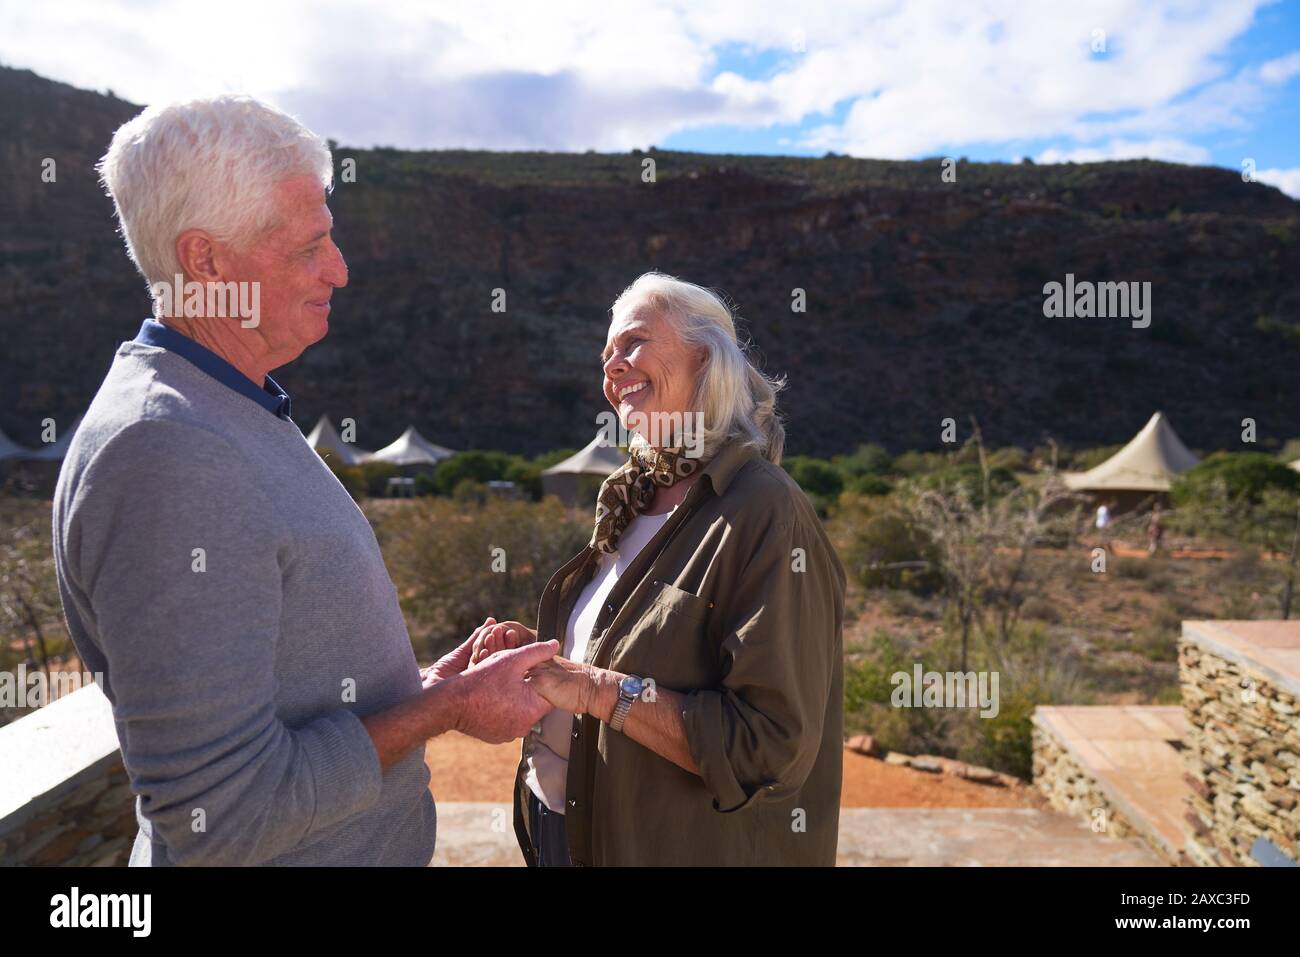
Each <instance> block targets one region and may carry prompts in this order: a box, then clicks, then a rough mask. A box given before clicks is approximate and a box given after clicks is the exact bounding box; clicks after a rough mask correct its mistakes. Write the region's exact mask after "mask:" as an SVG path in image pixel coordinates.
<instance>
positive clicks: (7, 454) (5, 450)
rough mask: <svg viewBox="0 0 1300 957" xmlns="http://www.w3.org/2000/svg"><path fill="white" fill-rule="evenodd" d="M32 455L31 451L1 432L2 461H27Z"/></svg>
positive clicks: (0, 454)
mask: <svg viewBox="0 0 1300 957" xmlns="http://www.w3.org/2000/svg"><path fill="white" fill-rule="evenodd" d="M31 454H32V450H31V449H27V448H23V446H21V445H19V444H18V443H17V442H15V441H14V440H13V439H11V438H9V436H7V435H5V434H4V431H3V430H0V460H2V459H25V458H28V457H29V456H30V455H31Z"/></svg>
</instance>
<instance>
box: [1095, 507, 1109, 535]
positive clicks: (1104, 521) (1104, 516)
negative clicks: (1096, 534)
mask: <svg viewBox="0 0 1300 957" xmlns="http://www.w3.org/2000/svg"><path fill="white" fill-rule="evenodd" d="M1109 524H1110V509H1109V508H1107V507H1106V503H1105V502H1103V503H1102V504H1100V505H1098V506H1097V529H1098V530H1099V531H1100V530H1103V529H1105V527H1106V526H1107V525H1109Z"/></svg>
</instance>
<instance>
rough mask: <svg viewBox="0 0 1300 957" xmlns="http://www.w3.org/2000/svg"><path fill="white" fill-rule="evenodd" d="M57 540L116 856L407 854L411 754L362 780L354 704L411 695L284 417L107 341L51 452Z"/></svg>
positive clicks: (369, 767)
mask: <svg viewBox="0 0 1300 957" xmlns="http://www.w3.org/2000/svg"><path fill="white" fill-rule="evenodd" d="M54 552H55V561H56V568H57V574H58V583H59V591H60V595H61V597H62V599H63V608H64V613H65V615H66V617H67V622H68V629H69V632H70V633H71V635H72V640H73V644H75V645H76V648H77V651H78V652H79V653H80V655H81V657H82V660H83V662H84V663H85V667H86V670H88V671H95V672H102V674H103V677H104V681H103V691H104V694H105V695H106V696H107V697H108V700H109V701H110V702H111V703H112V705H113V718H114V721H115V723H116V726H117V735H118V740H119V742H120V743H121V746H122V754H123V758H124V760H125V764H126V770H127V773H128V775H129V776H130V780H131V786H132V789H133V790H134V792H135V793H136V795H137V803H136V816H137V818H138V819H139V822H140V833H139V835H138V836H137V837H136V842H135V847H134V850H133V852H132V855H131V864H133V865H140V864H143V865H149V864H152V865H155V866H156V865H167V864H313V865H315V864H344V865H379V864H383V865H425V864H428V863H429V860H430V858H431V857H432V856H433V846H434V837H435V829H436V828H435V824H436V822H435V813H434V805H433V799H432V797H431V796H430V794H429V789H428V786H429V772H428V770H427V768H426V767H425V764H424V755H423V752H422V749H417V750H415V751H413V752H412V753H410V754H409V755H407V756H406V757H404V758H403V759H402V761H401V762H399V763H398V764H395V765H393V766H392V767H391V768H389V769H388V770H387V771H386V772H381V771H380V768H379V759H378V756H377V755H376V753H375V750H374V747H373V745H372V744H371V741H370V738H369V736H368V735H367V733H366V730H365V728H364V727H363V726H362V724H361V721H360V719H359V717H358V716H360V715H366V714H369V713H371V712H375V711H380V710H383V709H384V708H387V707H389V706H391V705H394V704H396V703H398V702H399V701H402V700H404V699H406V698H409V697H411V696H413V695H415V694H418V693H419V691H420V686H421V681H420V674H419V669H418V667H417V665H416V662H415V655H414V653H413V651H412V649H411V642H410V638H409V636H408V634H407V631H406V623H405V621H404V620H403V618H402V614H401V611H400V609H399V607H398V602H397V593H396V589H395V588H394V586H393V583H392V580H391V579H390V578H389V577H388V573H387V570H386V569H385V567H384V562H383V558H382V557H381V555H380V551H379V546H378V543H377V542H376V541H375V536H374V532H373V531H372V529H371V527H370V524H369V523H368V522H367V521H366V518H365V516H364V515H363V514H362V512H361V510H360V509H358V508H357V506H356V504H355V503H354V502H353V501H352V499H351V498H350V497H349V496H348V494H347V492H346V491H344V489H343V487H342V486H341V485H340V484H339V482H338V481H337V480H336V479H335V478H334V476H333V475H332V474H331V473H330V471H329V469H328V468H326V466H325V464H324V463H323V462H321V460H320V458H319V456H318V455H317V454H316V453H315V452H314V451H313V450H312V449H311V447H310V446H308V444H307V442H306V440H305V439H304V438H303V435H302V433H301V432H300V431H299V430H298V427H297V426H296V425H294V424H293V422H292V421H290V420H288V419H285V418H280V417H277V416H276V415H274V414H273V413H271V412H268V411H267V410H266V409H265V408H263V407H261V406H259V405H258V404H257V403H256V402H254V401H252V400H251V399H249V398H247V397H246V396H243V395H240V394H239V393H237V392H235V391H234V390H233V389H231V388H229V387H228V386H226V385H223V384H222V383H221V382H219V381H218V380H216V379H214V378H213V377H211V376H209V375H208V374H207V373H205V372H203V371H201V370H200V369H198V368H197V367H195V366H194V365H192V364H190V362H188V361H187V360H186V359H184V358H182V357H181V356H178V355H176V354H174V353H172V352H169V351H167V350H165V349H162V348H158V347H154V346H149V345H144V344H142V343H139V342H125V343H123V344H122V346H121V348H119V349H118V352H117V355H116V357H115V358H114V361H113V365H112V367H111V369H110V370H109V372H108V375H107V377H106V378H105V379H104V383H103V385H101V386H100V389H99V392H98V394H97V395H96V396H95V399H94V401H93V402H92V403H91V405H90V408H89V410H88V411H87V413H86V415H85V418H84V419H83V420H82V423H81V427H80V428H79V429H78V430H77V433H76V435H75V437H74V438H73V441H72V443H71V446H70V448H69V450H68V454H67V457H66V458H65V459H64V462H63V467H62V471H61V472H60V474H59V481H58V486H57V488H56V490H55V495H54Z"/></svg>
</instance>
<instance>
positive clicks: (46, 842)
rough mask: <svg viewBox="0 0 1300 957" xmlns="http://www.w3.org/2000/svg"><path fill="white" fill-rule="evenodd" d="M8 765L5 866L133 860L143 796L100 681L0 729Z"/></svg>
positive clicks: (1, 817) (0, 750) (2, 813)
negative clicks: (138, 801)
mask: <svg viewBox="0 0 1300 957" xmlns="http://www.w3.org/2000/svg"><path fill="white" fill-rule="evenodd" d="M0 768H3V769H4V774H3V776H0V866H3V867H12V866H23V865H37V866H41V865H75V866H113V865H124V864H126V862H127V860H128V859H129V858H130V855H131V846H132V844H133V843H134V841H135V834H136V831H137V824H136V818H135V798H134V796H133V795H132V794H131V787H130V783H129V782H128V780H127V776H126V769H125V768H124V767H123V766H122V755H121V752H120V751H119V750H118V746H117V734H116V730H115V728H114V726H113V720H112V711H111V709H110V708H109V704H108V701H107V700H106V699H105V698H104V695H103V693H102V692H101V691H100V690H99V688H98V687H97V686H95V685H89V686H87V687H85V688H82V689H80V690H78V691H75V692H73V693H72V694H68V695H64V696H63V697H60V698H59V699H58V700H56V701H54V702H52V703H50V704H48V705H46V706H45V707H42V708H39V709H37V710H36V711H34V712H32V713H31V714H28V715H26V716H25V717H22V718H19V719H18V720H17V721H14V722H12V723H11V724H8V725H5V726H4V727H2V728H0Z"/></svg>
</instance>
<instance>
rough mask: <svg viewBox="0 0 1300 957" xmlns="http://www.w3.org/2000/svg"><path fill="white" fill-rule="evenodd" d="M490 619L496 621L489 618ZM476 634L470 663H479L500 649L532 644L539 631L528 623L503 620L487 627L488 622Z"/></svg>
mask: <svg viewBox="0 0 1300 957" xmlns="http://www.w3.org/2000/svg"><path fill="white" fill-rule="evenodd" d="M488 621H494V619H491V618H489V619H488ZM476 634H477V635H478V637H477V638H476V639H475V640H474V649H473V651H472V652H471V653H470V659H469V662H470V665H471V666H473V665H477V664H478V663H479V662H480V661H483V660H484V659H486V658H489V657H491V656H492V655H495V654H496V653H497V652H498V651H504V650H506V649H508V648H519V647H521V646H523V645H528V644H532V643H533V642H535V641H536V640H537V632H535V631H533V629H531V628H529V627H528V626H527V625H521V624H520V623H519V622H517V621H503V622H501V623H500V624H494V625H493V626H492V627H487V625H486V623H484V626H483V627H482V628H481V629H479V630H478V631H477V632H476Z"/></svg>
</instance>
